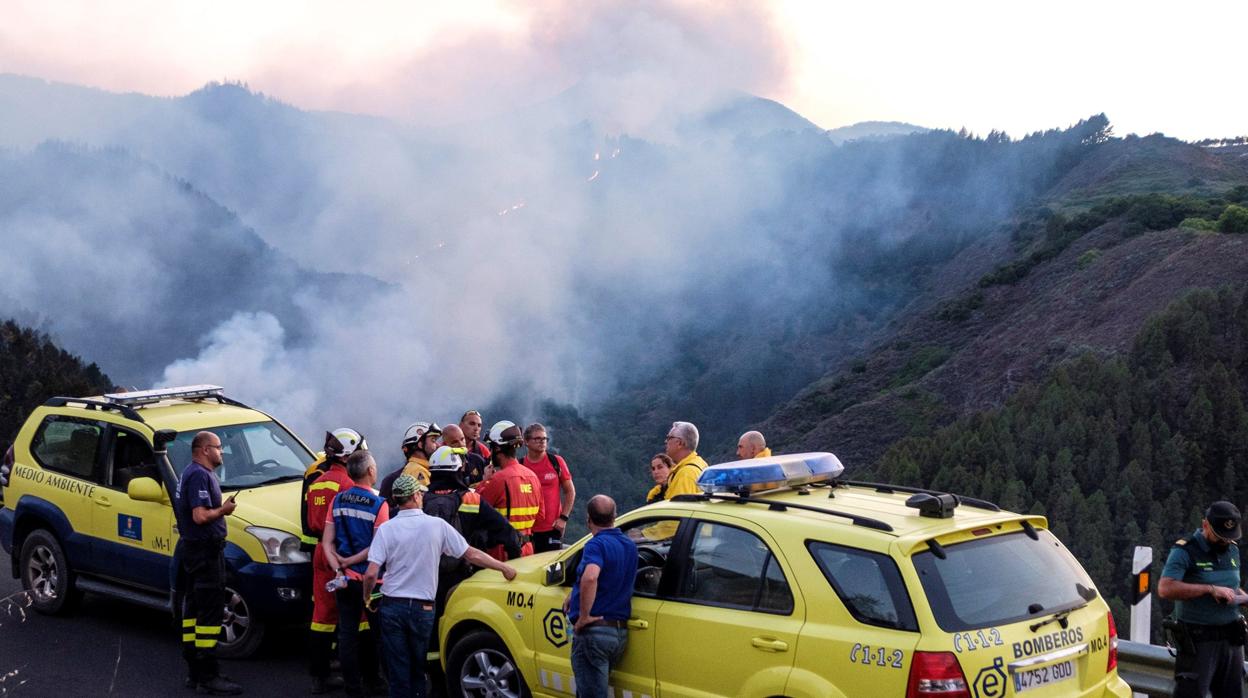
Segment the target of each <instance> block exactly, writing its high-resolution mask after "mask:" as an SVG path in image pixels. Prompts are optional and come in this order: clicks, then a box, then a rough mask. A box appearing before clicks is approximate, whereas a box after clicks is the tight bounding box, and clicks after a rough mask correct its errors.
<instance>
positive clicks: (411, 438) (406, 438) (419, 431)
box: [403, 422, 442, 448]
mask: <svg viewBox="0 0 1248 698" xmlns="http://www.w3.org/2000/svg"><path fill="white" fill-rule="evenodd" d="M429 432H433V433H434V434H438V435H440V434H441V433H442V427H440V426H438V423H437V422H415V423H413V424H412V425H411V426H410V427H408V428H407V431H405V432H403V447H404V448H407V447H408V446H411V445H413V444H415V443H417V442H418V441H420V439H421V437H423V436H424V435H425V434H427V433H429Z"/></svg>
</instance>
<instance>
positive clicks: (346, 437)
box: [325, 427, 368, 458]
mask: <svg viewBox="0 0 1248 698" xmlns="http://www.w3.org/2000/svg"><path fill="white" fill-rule="evenodd" d="M359 449H365V450H367V449H368V444H367V443H366V442H365V441H364V437H363V436H360V432H358V431H356V430H354V429H348V428H347V427H339V428H338V429H335V430H333V431H327V432H325V456H326V457H327V458H346V457H347V456H349V455H351V454H352V453H355V452H356V451H357V450H359Z"/></svg>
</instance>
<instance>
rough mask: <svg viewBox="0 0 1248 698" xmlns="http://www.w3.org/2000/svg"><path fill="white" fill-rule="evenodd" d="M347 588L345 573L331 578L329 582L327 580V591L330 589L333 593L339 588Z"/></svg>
mask: <svg viewBox="0 0 1248 698" xmlns="http://www.w3.org/2000/svg"><path fill="white" fill-rule="evenodd" d="M346 588H347V575H345V574H343V575H339V576H337V577H334V578H333V579H331V580H329V581H328V582H325V591H328V592H329V593H331V594H332V593H334V592H335V591H338V590H339V589H346Z"/></svg>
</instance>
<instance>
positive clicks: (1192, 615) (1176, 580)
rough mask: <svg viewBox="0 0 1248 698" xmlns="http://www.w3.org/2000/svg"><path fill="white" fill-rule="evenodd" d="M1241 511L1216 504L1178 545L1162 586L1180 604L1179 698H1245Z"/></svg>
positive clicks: (1176, 682)
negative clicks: (1240, 561)
mask: <svg viewBox="0 0 1248 698" xmlns="http://www.w3.org/2000/svg"><path fill="white" fill-rule="evenodd" d="M1239 536H1240V515H1239V509H1237V508H1235V505H1234V504H1231V503H1230V502H1214V503H1213V504H1211V505H1209V509H1208V510H1207V511H1206V512H1205V518H1204V520H1203V521H1201V524H1200V529H1199V530H1197V531H1196V532H1195V533H1193V534H1192V535H1191V536H1190V537H1188V538H1185V539H1180V540H1178V541H1176V542H1175V544H1174V547H1173V548H1171V549H1170V556H1169V557H1168V558H1166V566H1165V568H1164V569H1163V570H1162V572H1161V581H1160V582H1158V584H1157V595H1158V596H1160V597H1161V598H1163V599H1169V600H1171V601H1174V617H1175V619H1176V620H1177V621H1178V627H1177V629H1176V631H1175V635H1176V637H1175V639H1176V643H1175V644H1176V645H1177V646H1178V647H1177V649H1178V654H1177V656H1176V658H1175V663H1174V695H1175V696H1176V698H1204V696H1205V695H1206V694H1207V693H1209V692H1212V694H1213V698H1241V696H1242V695H1243V674H1244V619H1243V617H1242V616H1241V615H1240V613H1239V606H1238V602H1239V600H1238V599H1237V598H1236V597H1237V596H1242V595H1243V593H1244V592H1243V591H1242V590H1241V589H1240V584H1241V582H1240V574H1239V569H1240V568H1239V546H1237V545H1236V544H1235V541H1237V540H1239Z"/></svg>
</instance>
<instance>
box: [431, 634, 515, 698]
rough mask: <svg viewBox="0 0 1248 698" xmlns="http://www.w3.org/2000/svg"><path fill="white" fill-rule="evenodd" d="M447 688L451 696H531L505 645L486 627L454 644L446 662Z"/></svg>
mask: <svg viewBox="0 0 1248 698" xmlns="http://www.w3.org/2000/svg"><path fill="white" fill-rule="evenodd" d="M446 689H447V695H450V696H474V697H475V696H480V697H481V698H486V697H487V696H488V697H489V698H528V696H529V688H528V686H526V685H524V677H523V676H521V675H520V669H519V668H518V667H516V662H515V661H514V660H513V659H512V658H511V653H510V652H508V651H507V647H506V645H504V644H503V641H502V640H500V639H499V638H498V636H497V635H495V634H494V633H491V632H489V631H486V630H478V631H476V632H473V633H469V634H468V635H466V636H465V637H463V638H462V639H461V640H460V641H459V642H457V643H455V647H454V648H452V649H451V653H450V655H449V656H448V658H447V663H446Z"/></svg>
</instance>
